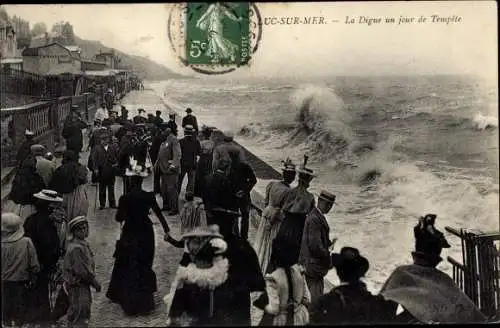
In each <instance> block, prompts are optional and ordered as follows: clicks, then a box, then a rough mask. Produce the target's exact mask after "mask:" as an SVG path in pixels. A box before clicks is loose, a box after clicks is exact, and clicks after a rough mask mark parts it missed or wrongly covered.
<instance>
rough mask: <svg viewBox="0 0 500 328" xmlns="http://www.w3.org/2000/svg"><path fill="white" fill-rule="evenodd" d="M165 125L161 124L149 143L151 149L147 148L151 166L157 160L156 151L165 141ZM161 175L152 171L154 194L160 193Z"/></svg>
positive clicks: (156, 171)
mask: <svg viewBox="0 0 500 328" xmlns="http://www.w3.org/2000/svg"><path fill="white" fill-rule="evenodd" d="M165 128H166V124H165V123H163V124H161V125H160V130H158V131H157V133H156V135H155V136H153V140H152V142H151V147H150V148H149V156H150V157H151V162H152V163H153V165H154V164H155V163H156V161H157V160H158V151H159V150H160V146H161V144H162V143H163V142H164V141H165V140H166V139H167V134H166V133H165ZM160 177H161V174H160V173H159V172H158V170H156V169H155V170H154V175H153V181H154V192H155V193H156V194H157V193H160V192H161V184H160Z"/></svg>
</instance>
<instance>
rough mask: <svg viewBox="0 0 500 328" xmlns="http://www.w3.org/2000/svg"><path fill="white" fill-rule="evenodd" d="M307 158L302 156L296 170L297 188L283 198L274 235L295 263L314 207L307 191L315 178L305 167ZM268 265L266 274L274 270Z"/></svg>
mask: <svg viewBox="0 0 500 328" xmlns="http://www.w3.org/2000/svg"><path fill="white" fill-rule="evenodd" d="M307 158H308V157H307V156H304V164H303V165H302V167H300V168H299V169H297V172H298V173H299V184H298V186H297V187H295V188H292V189H290V190H289V191H288V192H287V194H286V196H285V199H284V201H283V207H282V211H283V213H284V216H285V218H284V220H283V222H282V223H281V226H280V228H279V230H278V233H277V235H276V238H278V237H279V238H284V240H286V241H287V244H288V245H290V252H291V253H292V254H293V256H294V258H295V259H296V260H295V263H297V262H298V259H299V253H300V247H301V242H302V233H303V232H304V223H305V221H306V216H307V214H308V213H309V212H310V211H311V210H312V209H313V208H314V205H315V200H314V195H313V194H311V193H310V192H309V191H308V190H307V188H308V187H309V183H310V182H311V180H312V179H313V178H314V176H315V175H314V173H313V171H312V170H311V169H309V168H307V167H306V164H307ZM269 265H270V267H269V268H268V270H270V271H268V272H272V271H274V270H275V269H276V266H275V265H274V263H270V264H269Z"/></svg>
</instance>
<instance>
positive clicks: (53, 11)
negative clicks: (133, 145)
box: [5, 1, 498, 80]
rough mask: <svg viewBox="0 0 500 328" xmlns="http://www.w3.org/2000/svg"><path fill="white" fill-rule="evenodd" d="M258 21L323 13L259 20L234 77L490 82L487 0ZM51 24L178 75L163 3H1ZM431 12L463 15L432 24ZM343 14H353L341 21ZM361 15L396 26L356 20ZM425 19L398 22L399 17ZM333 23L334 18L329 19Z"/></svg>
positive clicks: (367, 7) (264, 11) (277, 13)
mask: <svg viewBox="0 0 500 328" xmlns="http://www.w3.org/2000/svg"><path fill="white" fill-rule="evenodd" d="M258 7H259V10H260V13H261V15H262V17H263V18H266V17H267V18H271V17H278V18H280V17H294V16H298V17H300V18H302V17H306V16H323V17H324V18H325V20H326V21H327V22H328V23H327V24H323V25H304V24H301V25H264V26H263V34H262V40H261V43H260V46H259V50H258V52H257V53H256V54H255V56H254V58H253V63H252V68H251V69H250V70H240V72H239V73H238V75H240V76H246V75H251V76H281V77H286V76H300V75H307V76H318V75H387V74H397V75H410V74H476V75H481V76H484V77H488V78H489V79H493V80H496V79H497V77H496V75H497V71H498V70H497V58H498V55H497V34H496V33H497V15H496V3H495V2H493V1H491V2H490V1H483V2H466V1H459V2H453V1H446V2H444V1H443V2H420V1H419V2H411V3H409V2H385V3H384V2H377V3H368V2H363V3H324V2H321V3H281V4H280V3H259V4H258ZM5 8H6V10H7V12H8V13H9V15H18V16H21V17H23V18H24V19H28V20H30V22H31V23H32V24H34V23H35V22H38V21H43V22H45V23H46V24H47V25H48V26H49V28H50V26H51V25H52V24H53V23H54V22H56V21H60V20H67V21H70V22H71V23H72V24H73V26H74V30H75V33H76V34H77V35H78V36H79V37H81V38H84V39H93V40H99V41H102V42H103V43H104V44H105V45H108V46H110V47H115V48H117V49H119V50H122V51H125V52H129V53H132V54H139V55H145V56H149V58H151V59H153V60H155V61H157V62H159V63H161V64H164V65H166V66H167V67H169V68H171V69H172V70H174V71H177V72H180V73H183V72H188V71H186V70H182V69H180V68H179V67H180V66H179V64H178V63H177V62H176V60H175V59H174V56H173V55H172V53H171V50H170V46H169V44H168V41H167V17H168V12H169V7H168V5H162V4H117V5H101V4H99V5H6V6H5ZM432 15H438V16H440V17H450V16H453V15H455V16H456V17H461V21H460V22H459V23H449V24H446V23H432V22H430V20H431V16H432ZM346 16H349V17H351V18H354V19H355V23H354V24H345V23H344V22H345V20H346ZM360 16H365V17H372V18H382V21H384V20H385V17H394V18H395V20H396V23H395V24H373V25H371V26H368V25H367V24H360V23H359V19H360ZM400 16H404V17H415V19H418V18H419V17H420V16H424V17H426V18H427V19H426V22H425V23H418V22H414V23H406V24H402V25H400V24H398V21H399V17H400ZM333 20H338V22H337V23H333V22H332V21H333Z"/></svg>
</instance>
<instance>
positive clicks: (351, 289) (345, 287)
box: [309, 247, 394, 325]
mask: <svg viewBox="0 0 500 328" xmlns="http://www.w3.org/2000/svg"><path fill="white" fill-rule="evenodd" d="M331 262H332V265H333V267H335V269H336V270H337V275H338V277H339V279H340V285H339V286H337V287H334V288H333V289H332V290H330V291H329V292H328V293H327V294H325V295H322V296H320V297H319V298H318V299H317V300H316V301H315V302H313V303H311V306H310V307H309V313H310V318H311V322H310V323H311V324H312V325H350V324H358V325H359V324H381V323H388V322H391V321H390V320H391V317H392V316H391V311H392V310H393V309H394V306H393V304H391V303H390V302H386V301H385V300H384V299H383V298H382V297H381V296H378V295H377V296H375V295H372V294H371V293H370V292H369V291H368V289H367V288H366V285H365V283H364V282H362V281H361V278H362V277H363V276H364V275H365V274H366V272H367V271H368V268H369V262H368V260H367V259H366V258H365V257H363V256H361V254H360V253H359V250H358V249H357V248H354V247H343V248H342V249H341V251H340V253H334V254H332V255H331Z"/></svg>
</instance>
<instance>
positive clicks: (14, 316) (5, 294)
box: [2, 281, 28, 326]
mask: <svg viewBox="0 0 500 328" xmlns="http://www.w3.org/2000/svg"><path fill="white" fill-rule="evenodd" d="M27 283H28V282H27V281H2V321H3V323H4V324H5V325H9V326H10V324H11V322H12V321H14V322H15V323H16V324H18V325H19V326H21V324H22V323H24V321H25V317H26V303H27V300H28V289H27V288H26V284H27Z"/></svg>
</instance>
